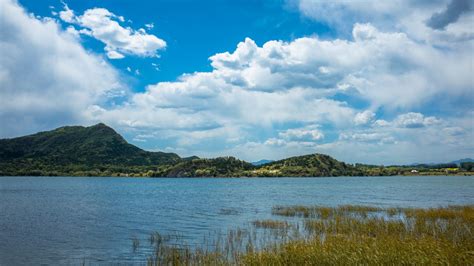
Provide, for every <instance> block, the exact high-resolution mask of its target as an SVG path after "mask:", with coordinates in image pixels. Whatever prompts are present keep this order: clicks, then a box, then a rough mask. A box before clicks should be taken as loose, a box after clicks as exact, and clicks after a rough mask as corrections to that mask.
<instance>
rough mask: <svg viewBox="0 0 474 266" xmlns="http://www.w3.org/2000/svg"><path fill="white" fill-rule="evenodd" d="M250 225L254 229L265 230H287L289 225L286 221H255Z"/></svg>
mask: <svg viewBox="0 0 474 266" xmlns="http://www.w3.org/2000/svg"><path fill="white" fill-rule="evenodd" d="M252 224H253V225H254V226H255V227H256V228H266V229H287V228H288V227H290V224H289V223H288V222H287V221H277V220H256V221H253V222H252Z"/></svg>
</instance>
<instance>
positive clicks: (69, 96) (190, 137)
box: [0, 0, 474, 164]
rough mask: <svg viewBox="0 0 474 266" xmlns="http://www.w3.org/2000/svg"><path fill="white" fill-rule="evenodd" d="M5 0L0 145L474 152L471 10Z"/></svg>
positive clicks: (310, 2)
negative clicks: (78, 142) (104, 141)
mask: <svg viewBox="0 0 474 266" xmlns="http://www.w3.org/2000/svg"><path fill="white" fill-rule="evenodd" d="M0 4H1V5H2V11H0V13H1V15H2V19H1V23H0V33H2V34H1V37H0V41H1V42H0V53H1V54H0V55H1V58H3V59H4V60H1V62H0V85H1V88H0V90H1V91H0V96H1V99H2V102H1V106H0V111H1V113H0V122H2V124H3V125H8V126H3V127H2V128H1V129H0V137H15V136H20V135H24V134H30V133H34V132H37V131H41V130H49V129H52V128H55V127H59V126H63V125H73V124H80V125H91V124H94V123H97V122H104V123H107V124H109V125H110V126H112V127H114V128H115V129H116V130H117V131H118V132H119V133H121V134H123V135H124V136H125V137H126V139H127V140H128V141H130V142H131V143H133V144H135V145H137V146H140V147H142V148H144V149H147V150H160V151H169V152H176V153H178V154H180V155H182V156H189V155H198V156H202V157H216V156H223V155H232V156H237V157H239V158H242V159H245V160H249V161H254V160H259V159H263V158H265V159H280V158H284V157H288V156H293V155H301V154H308V153H314V152H320V153H326V154H330V155H332V156H334V157H336V158H337V159H340V160H345V161H348V162H363V163H375V164H392V163H412V162H442V161H449V160H454V159H459V158H462V157H474V146H473V145H472V144H471V142H472V141H470V140H472V139H473V137H474V132H473V131H474V129H473V127H474V125H473V124H474V121H473V119H474V118H473V116H474V106H473V105H474V104H473V90H474V89H473V86H474V81H473V74H474V73H473V61H474V59H473V54H474V53H473V47H474V46H473V44H474V42H473V39H474V32H473V29H472V24H473V23H474V19H473V7H474V4H473V1H471V0H435V1H423V0H399V1H390V2H388V3H385V2H380V1H375V0H374V1H372V0H368V1H363V2H360V1H353V2H350V1H331V2H328V1H322V0H321V1H320V0H281V1H263V0H262V1H251V0H248V1H224V0H221V1H218V0H214V1H171V0H169V1H125V0H121V1H78V0H76V1H74V0H70V1H64V2H61V1H53V0H51V1H49V0H48V1H28V0H20V1H15V0H0Z"/></svg>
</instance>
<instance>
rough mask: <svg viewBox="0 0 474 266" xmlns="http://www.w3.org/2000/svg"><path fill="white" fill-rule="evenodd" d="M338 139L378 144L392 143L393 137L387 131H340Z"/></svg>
mask: <svg viewBox="0 0 474 266" xmlns="http://www.w3.org/2000/svg"><path fill="white" fill-rule="evenodd" d="M339 139H341V140H346V141H347V140H348V141H356V142H377V143H379V144H386V143H394V142H395V138H394V137H393V136H390V134H388V133H378V132H372V133H341V134H340V135H339Z"/></svg>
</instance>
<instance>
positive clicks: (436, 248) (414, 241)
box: [148, 205, 474, 265]
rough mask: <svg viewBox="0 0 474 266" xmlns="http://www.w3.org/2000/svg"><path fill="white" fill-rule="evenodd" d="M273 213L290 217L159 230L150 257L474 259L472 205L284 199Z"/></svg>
mask: <svg viewBox="0 0 474 266" xmlns="http://www.w3.org/2000/svg"><path fill="white" fill-rule="evenodd" d="M272 214H273V215H275V216H279V217H286V218H287V219H288V221H286V220H285V221H282V220H257V221H254V222H252V223H250V224H249V228H246V229H236V230H230V231H229V232H227V233H226V234H220V235H219V236H218V237H216V238H209V239H208V240H207V241H205V243H204V244H203V245H198V246H187V245H185V244H176V243H177V242H175V243H174V244H169V243H167V242H168V241H167V240H166V239H167V238H166V237H163V236H160V235H159V234H158V233H154V234H155V236H153V238H152V237H150V243H151V244H152V245H153V246H154V249H153V250H154V254H152V255H151V256H150V258H149V259H148V264H149V265H358V264H362V265H474V206H472V205H471V206H449V207H443V208H431V209H415V208H387V209H383V208H378V207H371V206H355V205H344V206H339V207H334V208H332V207H321V206H287V207H285V206H276V207H274V208H273V209H272ZM291 217H293V218H291ZM152 239H153V241H152ZM178 242H179V241H178Z"/></svg>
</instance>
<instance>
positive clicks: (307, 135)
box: [278, 128, 324, 141]
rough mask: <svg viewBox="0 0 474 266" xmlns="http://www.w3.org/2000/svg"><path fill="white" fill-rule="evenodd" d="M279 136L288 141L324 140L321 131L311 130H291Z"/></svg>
mask: <svg viewBox="0 0 474 266" xmlns="http://www.w3.org/2000/svg"><path fill="white" fill-rule="evenodd" d="M278 135H279V136H280V137H281V138H284V139H287V140H310V141H317V140H321V139H323V138H324V134H323V133H322V132H321V131H320V130H318V129H311V128H290V129H287V130H285V131H282V132H280V133H278Z"/></svg>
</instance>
